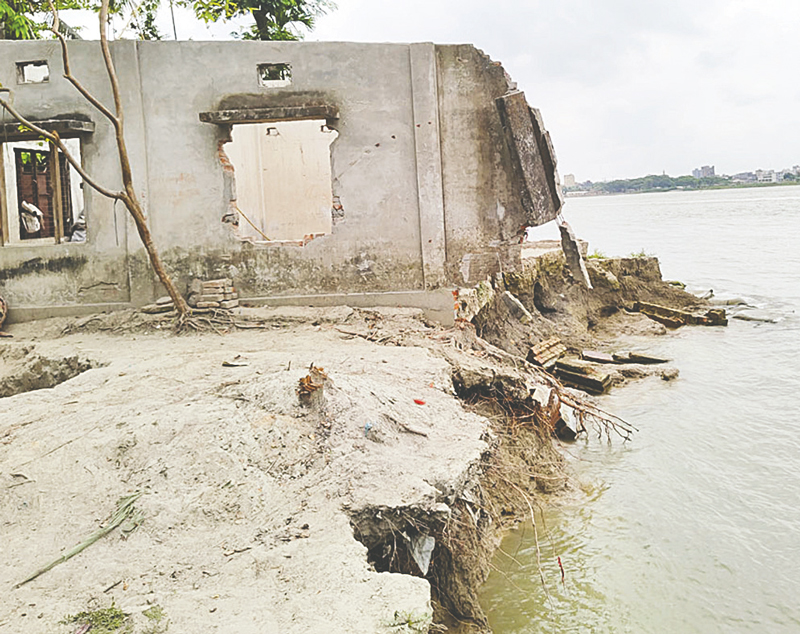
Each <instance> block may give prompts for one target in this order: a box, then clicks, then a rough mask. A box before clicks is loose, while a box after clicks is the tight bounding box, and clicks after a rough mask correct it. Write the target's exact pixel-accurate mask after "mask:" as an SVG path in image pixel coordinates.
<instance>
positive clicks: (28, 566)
mask: <svg viewBox="0 0 800 634" xmlns="http://www.w3.org/2000/svg"><path fill="white" fill-rule="evenodd" d="M615 267H616V268H615ZM614 271H616V273H614ZM589 272H590V275H592V276H593V282H595V286H596V289H595V291H593V292H592V293H588V292H587V291H586V289H584V288H583V287H582V286H581V285H579V284H577V283H576V282H574V281H573V280H572V279H571V277H570V275H569V273H568V272H567V271H566V269H565V268H564V265H563V259H562V260H559V258H558V256H557V255H554V256H552V257H548V258H544V259H541V260H539V263H538V264H537V265H536V266H535V267H533V268H530V269H529V270H528V271H527V273H526V274H525V275H520V276H516V277H512V276H506V278H505V279H502V280H495V283H494V287H495V288H494V291H495V294H494V297H493V298H490V299H489V300H488V301H486V302H485V303H484V305H483V306H482V307H481V308H480V310H479V312H478V314H477V315H476V316H475V319H474V322H475V324H472V323H468V322H458V323H457V325H456V326H455V327H454V328H451V329H444V328H441V327H439V326H436V325H434V324H430V323H428V322H427V321H426V320H425V319H424V318H423V317H422V315H421V314H420V313H418V312H417V311H410V310H355V309H347V308H342V309H329V310H312V309H306V310H304V309H280V310H279V309H258V310H256V309H243V310H242V311H241V315H240V317H241V319H242V320H249V322H247V321H245V322H244V323H247V324H248V327H246V328H244V329H240V330H237V331H236V332H230V333H228V334H225V335H223V336H219V335H218V334H202V335H189V336H174V335H172V334H165V333H164V332H163V327H162V326H163V324H162V323H160V322H159V321H158V318H156V317H147V318H145V317H142V316H141V315H131V314H124V313H120V314H115V315H110V316H104V317H99V318H83V319H81V320H68V321H50V322H37V323H29V324H21V325H16V326H14V327H13V329H12V333H13V334H14V335H15V338H14V339H13V340H12V341H10V342H4V344H3V359H4V363H6V370H7V371H8V373H10V374H19V372H21V371H24V370H25V369H26V368H27V365H26V364H29V363H31V362H32V361H31V360H32V359H34V356H35V355H38V356H36V358H39V359H50V360H53V362H54V363H55V364H56V365H58V366H59V367H61V366H62V365H64V364H66V365H70V364H74V363H73V362H72V361H67V360H68V359H72V358H75V357H76V358H77V359H78V361H76V362H75V363H83V364H87V368H89V367H90V368H91V369H87V370H86V371H82V372H80V373H78V374H77V375H76V376H74V378H71V379H70V380H67V381H66V382H62V383H59V384H57V385H55V387H52V388H49V389H44V390H36V391H27V392H22V393H20V394H17V395H14V396H10V397H8V398H5V399H2V400H0V408H2V420H3V428H2V441H1V442H2V445H0V465H2V466H1V467H0V469H1V470H2V473H3V477H4V479H5V480H6V482H5V485H6V489H5V493H4V495H3V500H2V503H3V517H4V524H3V528H2V544H3V554H4V557H5V558H6V561H7V562H8V563H9V565H8V566H6V567H5V568H4V570H3V572H2V581H1V582H2V584H4V585H5V586H7V587H8V588H9V591H8V592H6V593H4V596H3V599H2V613H3V615H4V616H3V617H2V618H0V625H2V627H4V628H7V629H8V630H9V631H25V632H54V631H64V632H67V631H71V630H70V629H69V626H67V625H59V622H60V621H61V620H62V619H63V618H64V616H65V615H66V614H74V613H77V612H79V611H81V610H86V609H95V608H98V607H105V606H108V605H109V604H111V602H112V601H114V602H115V604H116V605H118V606H119V607H120V608H121V609H122V610H123V611H124V612H125V613H127V614H130V615H131V617H130V618H131V619H132V621H131V623H132V625H133V627H135V628H140V629H142V628H143V627H146V626H147V625H148V622H147V617H146V616H145V615H144V612H145V611H146V610H147V609H149V608H150V607H152V606H153V605H157V606H159V607H160V608H161V609H163V612H164V614H165V615H166V617H165V618H168V619H169V621H170V622H171V623H172V624H173V628H175V629H179V630H182V631H200V630H203V631H234V630H236V631H250V630H252V629H254V628H255V629H256V630H257V631H262V632H313V631H325V632H352V631H365V632H381V631H395V632H396V631H402V629H403V628H404V629H406V631H424V629H426V628H427V627H428V625H429V624H430V623H431V621H432V619H433V617H434V612H435V614H436V617H435V618H436V621H437V622H440V623H447V624H449V625H451V626H452V625H453V624H454V623H457V622H460V623H461V624H462V625H464V626H465V627H467V628H470V629H472V630H473V631H485V630H486V627H487V621H486V617H485V615H484V614H483V612H482V610H481V608H480V605H479V603H478V601H477V590H478V588H479V586H480V584H481V583H482V582H483V580H484V579H485V577H486V575H487V574H488V570H489V561H490V556H491V554H492V552H493V550H494V548H495V547H496V545H497V544H498V543H499V538H500V536H501V535H502V533H503V531H504V530H505V529H507V528H508V527H509V526H512V525H513V524H514V523H516V522H518V521H520V520H522V519H523V518H525V517H527V516H528V515H529V506H528V505H529V502H530V501H531V500H533V499H537V498H538V497H540V496H543V495H546V494H547V493H548V492H552V491H555V490H558V489H559V488H560V487H561V486H563V483H564V481H565V476H564V473H563V468H562V467H563V464H562V457H561V456H560V454H559V453H558V451H556V450H555V449H554V447H553V444H552V440H551V437H552V436H551V435H552V429H553V426H554V425H555V423H556V422H557V420H558V418H559V414H560V410H561V404H562V402H571V403H573V404H574V405H575V406H576V407H578V408H581V407H584V408H587V409H586V411H589V412H591V411H592V410H591V407H592V405H591V401H589V400H587V399H585V398H584V397H582V396H581V395H580V394H578V393H576V392H573V391H572V390H570V389H568V388H564V387H563V386H561V385H560V384H559V383H558V382H557V381H555V380H553V379H552V377H550V376H549V375H548V374H546V373H544V372H542V371H541V370H540V369H537V368H536V367H534V366H532V365H530V364H528V363H527V362H526V361H525V360H524V356H525V352H526V350H527V348H529V347H530V346H531V345H533V344H534V343H535V342H536V341H538V340H540V339H541V338H543V337H549V336H558V337H559V338H560V339H561V340H562V341H564V343H565V344H566V345H567V346H568V347H570V348H572V349H573V350H574V351H578V350H580V349H581V348H582V347H584V346H586V345H592V346H594V347H598V346H600V347H602V344H603V342H604V341H608V340H610V338H613V335H614V334H615V333H617V332H619V331H620V330H621V329H633V330H636V331H646V332H660V330H659V329H660V328H661V327H660V326H659V325H657V324H653V322H650V321H649V320H647V319H646V318H645V317H643V316H642V315H638V314H628V313H627V312H625V310H624V307H625V306H627V305H628V304H629V303H630V302H631V301H635V300H637V299H640V300H648V299H649V300H653V299H658V300H659V301H661V302H662V303H671V304H673V305H678V306H685V305H688V304H690V303H691V302H692V301H694V300H693V299H692V298H691V296H689V295H686V294H682V293H680V291H676V290H675V289H674V288H672V287H670V286H669V285H667V284H665V283H663V282H662V281H661V280H660V273H658V265H657V262H654V261H649V260H645V259H642V260H638V261H637V260H635V259H630V260H629V261H626V262H616V261H614V262H608V263H594V264H592V265H591V266H590V267H589ZM609 274H610V275H609ZM506 291H508V292H510V293H512V294H514V296H515V297H517V298H518V300H519V302H520V303H521V304H522V305H524V306H525V307H526V310H527V311H528V312H529V314H530V315H531V316H532V317H534V318H533V319H527V320H522V319H520V318H519V315H516V314H513V313H512V312H511V311H510V309H509V304H508V302H507V301H505V300H504V299H503V297H504V296H505V295H504V294H505V292H506ZM59 360H61V361H59ZM312 364H314V365H315V366H316V367H321V368H324V372H325V374H326V375H327V377H328V378H327V381H326V382H325V387H324V388H323V390H322V393H323V396H322V397H321V398H320V399H318V401H317V404H316V405H313V406H311V407H306V406H304V405H302V404H301V403H300V401H299V400H298V395H297V387H298V381H299V380H300V379H301V378H302V377H303V376H305V375H306V374H308V372H309V368H310V366H311V365H312ZM28 369H29V368H28ZM40 387H47V386H40ZM595 413H596V412H595ZM599 424H600V425H602V423H599ZM133 492H141V493H142V495H141V497H140V498H139V500H138V501H137V508H138V509H139V510H140V511H141V516H140V517H139V516H137V517H139V521H137V522H136V523H135V525H133V526H129V527H128V528H129V529H130V530H128V531H127V532H126V531H115V532H112V533H110V534H109V535H108V536H107V537H105V538H103V539H102V540H100V541H98V542H97V543H96V544H94V545H92V546H91V547H90V548H88V549H87V550H85V551H84V552H82V553H80V554H78V555H76V556H75V557H73V558H71V559H69V560H68V561H66V562H64V563H62V564H60V565H58V566H56V567H55V568H53V569H52V570H51V571H49V572H47V573H45V574H43V575H42V576H40V577H39V578H37V579H35V580H33V581H31V582H30V583H27V584H25V585H23V586H22V587H20V588H18V589H13V590H11V589H10V588H11V586H13V585H14V584H16V583H18V582H20V581H21V580H22V579H24V578H25V577H26V576H28V575H29V574H30V573H31V572H33V571H34V570H36V569H37V568H39V567H41V566H43V565H45V564H46V563H47V562H48V561H49V560H51V559H52V558H54V557H57V556H58V555H59V553H61V552H62V551H63V550H64V549H67V548H69V547H71V546H73V545H75V544H77V543H79V542H80V541H81V540H82V539H84V538H85V537H86V536H88V535H89V534H91V533H92V532H93V531H94V530H96V529H97V527H98V525H100V523H101V522H102V520H103V519H104V518H105V517H106V516H108V515H109V514H111V512H112V511H113V509H114V505H115V503H116V500H118V499H119V498H120V497H123V496H125V495H129V494H131V493H133ZM431 547H432V549H431ZM423 571H424V572H423ZM397 573H403V574H397ZM59 628H61V629H60V630H59ZM73 629H74V628H73ZM136 631H139V630H136Z"/></svg>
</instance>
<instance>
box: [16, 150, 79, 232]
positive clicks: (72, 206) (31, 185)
mask: <svg viewBox="0 0 800 634" xmlns="http://www.w3.org/2000/svg"><path fill="white" fill-rule="evenodd" d="M65 144H66V145H67V147H68V149H69V150H70V152H71V153H72V154H73V156H75V157H76V158H78V160H80V141H79V140H78V139H67V140H65ZM57 156H58V163H57V164H56V162H55V155H54V154H53V151H52V150H51V148H50V146H49V145H48V144H47V143H44V142H40V141H22V142H17V143H6V144H4V145H3V146H2V157H3V160H2V161H1V162H0V163H2V165H3V169H2V184H3V185H4V186H5V187H4V196H3V197H2V198H3V200H2V202H3V209H2V220H3V222H2V224H3V228H4V232H3V233H4V237H6V238H7V239H8V242H9V243H12V244H13V243H24V244H31V243H45V244H53V243H58V242H62V241H66V242H83V241H84V240H85V239H86V223H85V219H84V213H83V191H82V182H81V178H80V176H79V175H78V174H77V172H76V171H75V169H74V168H73V167H72V166H71V165H70V164H69V162H68V161H67V159H66V156H64V154H63V153H61V152H58V154H57Z"/></svg>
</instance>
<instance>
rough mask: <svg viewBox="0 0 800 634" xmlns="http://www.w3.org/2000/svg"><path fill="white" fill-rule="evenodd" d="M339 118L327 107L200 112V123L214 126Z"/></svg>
mask: <svg viewBox="0 0 800 634" xmlns="http://www.w3.org/2000/svg"><path fill="white" fill-rule="evenodd" d="M338 118H339V111H338V109H336V108H335V107H333V106H328V105H305V106H282V107H278V108H239V109H236V110H213V111H211V112H201V113H200V121H202V122H203V123H214V124H216V125H233V124H237V123H275V122H279V121H308V120H310V119H325V120H326V121H330V120H333V119H338Z"/></svg>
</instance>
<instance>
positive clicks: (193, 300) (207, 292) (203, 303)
mask: <svg viewBox="0 0 800 634" xmlns="http://www.w3.org/2000/svg"><path fill="white" fill-rule="evenodd" d="M186 301H187V302H188V303H189V306H191V307H193V308H236V306H238V305H239V294H238V293H237V292H236V289H235V288H234V287H233V280H231V279H230V278H223V279H220V280H198V279H196V280H193V281H192V283H191V284H190V285H189V297H188V298H187V300H186Z"/></svg>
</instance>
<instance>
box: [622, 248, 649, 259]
mask: <svg viewBox="0 0 800 634" xmlns="http://www.w3.org/2000/svg"><path fill="white" fill-rule="evenodd" d="M628 257H629V258H651V257H653V254H652V253H648V252H647V251H645V250H644V249H642V250H641V251H635V252H633V253H631V254H630V255H629V256H628Z"/></svg>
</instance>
